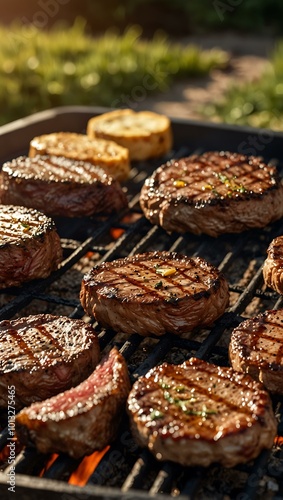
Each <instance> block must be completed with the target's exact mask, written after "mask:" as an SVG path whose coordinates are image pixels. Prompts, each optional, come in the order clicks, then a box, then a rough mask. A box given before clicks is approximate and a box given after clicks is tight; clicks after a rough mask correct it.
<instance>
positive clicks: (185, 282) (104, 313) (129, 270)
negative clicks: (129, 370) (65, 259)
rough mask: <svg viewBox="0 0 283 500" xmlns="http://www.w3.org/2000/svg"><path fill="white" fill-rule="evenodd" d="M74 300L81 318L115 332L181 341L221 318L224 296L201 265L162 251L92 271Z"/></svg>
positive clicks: (224, 288)
mask: <svg viewBox="0 0 283 500" xmlns="http://www.w3.org/2000/svg"><path fill="white" fill-rule="evenodd" d="M80 299H81V304H82V306H83V308H84V310H85V311H86V313H87V314H89V315H90V316H94V317H95V318H96V320H97V321H98V322H99V323H101V324H102V325H103V326H105V327H111V328H113V329H114V330H116V331H122V332H125V333H129V334H131V333H139V334H140V335H145V336H147V335H151V334H153V335H163V334H164V333H166V332H171V333H174V334H177V335H183V336H186V335H189V333H190V332H191V331H192V330H193V329H195V328H200V327H204V326H208V325H211V324H212V323H213V322H214V321H215V320H216V319H217V318H218V317H220V316H221V315H222V314H223V312H224V310H225V308H226V307H227V305H228V301H229V291H228V283H227V281H226V280H225V278H224V276H223V275H222V274H221V273H220V272H219V270H218V269H216V268H215V267H214V266H212V265H210V264H209V263H207V262H206V261H205V260H203V259H201V258H200V257H195V258H189V257H187V256H185V255H181V254H177V253H174V252H165V251H164V252H147V253H144V254H138V255H135V256H133V257H127V258H125V259H118V260H116V261H112V262H105V263H103V264H101V265H98V266H96V267H94V268H93V269H92V270H91V271H90V272H89V273H88V274H86V275H85V277H84V279H83V281H82V286H81V293H80Z"/></svg>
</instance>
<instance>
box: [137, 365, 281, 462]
mask: <svg viewBox="0 0 283 500" xmlns="http://www.w3.org/2000/svg"><path fill="white" fill-rule="evenodd" d="M127 408H128V412H129V415H130V420H131V426H132V431H133V434H134V436H135V438H136V440H137V442H138V444H139V445H141V446H143V447H146V446H147V447H148V448H149V449H150V451H151V452H152V453H153V454H154V455H155V457H156V458H158V459H159V460H172V461H174V462H178V463H180V464H182V465H185V466H196V465H200V466H208V465H210V464H212V463H214V462H219V463H221V464H223V465H224V466H225V467H233V466H234V465H236V464H238V463H241V462H247V461H249V460H251V459H253V458H255V457H256V456H257V455H258V454H259V453H260V451H261V450H262V449H264V448H271V447H272V444H273V439H274V437H275V435H276V429H277V424H276V419H275V417H274V414H273V411H272V405H271V401H270V398H269V395H268V393H267V392H266V391H265V390H264V389H263V387H262V385H261V384H259V383H258V382H256V381H254V380H253V379H252V378H251V377H250V376H249V375H245V374H242V373H237V372H234V371H233V370H232V368H221V367H217V366H215V365H212V364H209V363H207V362H205V361H202V360H199V359H196V358H191V359H190V360H188V361H186V362H185V363H183V364H182V365H178V366H176V365H175V366H174V365H169V364H167V363H163V364H162V365H160V366H158V367H155V368H153V369H152V370H150V371H149V372H148V373H147V375H146V376H145V377H141V378H139V379H138V380H137V382H135V384H134V385H133V388H132V390H131V392H130V395H129V397H128V403H127Z"/></svg>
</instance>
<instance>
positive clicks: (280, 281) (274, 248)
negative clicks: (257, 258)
mask: <svg viewBox="0 0 283 500" xmlns="http://www.w3.org/2000/svg"><path fill="white" fill-rule="evenodd" d="M262 273H263V279H264V282H265V284H266V285H267V286H268V287H270V288H273V290H275V291H276V292H278V293H280V294H283V236H278V237H277V238H274V240H272V241H271V243H270V245H269V247H268V249H267V257H266V259H265V261H264V264H263V268H262Z"/></svg>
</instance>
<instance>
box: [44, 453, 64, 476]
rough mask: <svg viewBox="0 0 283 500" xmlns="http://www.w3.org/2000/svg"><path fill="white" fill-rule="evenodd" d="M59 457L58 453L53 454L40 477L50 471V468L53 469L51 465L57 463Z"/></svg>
mask: <svg viewBox="0 0 283 500" xmlns="http://www.w3.org/2000/svg"><path fill="white" fill-rule="evenodd" d="M58 456H59V455H58V453H53V454H52V455H50V457H49V459H48V460H47V462H46V464H45V466H44V467H43V469H42V471H41V472H40V474H39V477H42V476H43V474H44V473H45V472H46V471H47V469H49V467H51V465H52V464H53V463H54V462H55V460H56V458H58Z"/></svg>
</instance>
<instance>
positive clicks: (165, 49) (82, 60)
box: [0, 19, 228, 124]
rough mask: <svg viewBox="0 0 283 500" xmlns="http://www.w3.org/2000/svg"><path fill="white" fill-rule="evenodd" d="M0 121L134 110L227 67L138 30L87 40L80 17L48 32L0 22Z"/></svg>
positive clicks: (207, 54)
mask: <svg viewBox="0 0 283 500" xmlns="http://www.w3.org/2000/svg"><path fill="white" fill-rule="evenodd" d="M0 39H1V45H0V106H1V111H2V112H1V116H0V124H3V123H7V122H9V121H11V120H14V119H17V118H20V117H23V116H26V115H29V114H31V113H34V112H37V111H40V110H44V109H48V108H52V107H54V106H64V105H93V106H109V107H126V106H130V107H135V104H136V103H137V102H139V103H140V102H141V101H142V100H144V99H145V98H146V97H147V96H148V95H149V94H150V93H153V92H162V91H164V90H166V88H168V86H169V85H170V83H171V82H172V81H173V80H175V79H177V78H182V77H188V76H195V75H200V74H207V73H209V71H210V70H211V69H212V68H214V67H223V66H225V65H226V64H227V61H228V56H227V54H226V53H225V52H223V51H220V50H210V51H202V50H200V49H199V48H197V47H194V46H186V47H183V46H181V45H179V44H175V43H174V44H173V43H170V42H169V41H168V39H166V37H165V36H164V35H162V34H160V33H159V34H156V35H155V36H154V37H153V39H151V40H145V39H143V38H142V33H141V30H140V28H138V27H130V28H129V29H127V30H126V31H125V32H124V34H122V35H121V34H120V35H119V34H118V33H115V32H114V31H112V32H111V31H110V32H107V33H106V34H105V35H103V36H101V37H100V38H93V37H91V36H90V35H88V34H87V33H86V32H85V27H84V21H83V20H80V19H78V20H77V21H76V22H75V24H74V25H73V26H72V27H64V26H57V27H55V28H53V29H52V30H51V31H49V32H44V31H43V32H41V31H39V30H37V29H36V28H35V27H33V26H30V27H27V26H20V25H16V24H15V25H13V26H12V27H11V28H10V29H7V28H5V27H0Z"/></svg>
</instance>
